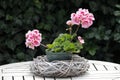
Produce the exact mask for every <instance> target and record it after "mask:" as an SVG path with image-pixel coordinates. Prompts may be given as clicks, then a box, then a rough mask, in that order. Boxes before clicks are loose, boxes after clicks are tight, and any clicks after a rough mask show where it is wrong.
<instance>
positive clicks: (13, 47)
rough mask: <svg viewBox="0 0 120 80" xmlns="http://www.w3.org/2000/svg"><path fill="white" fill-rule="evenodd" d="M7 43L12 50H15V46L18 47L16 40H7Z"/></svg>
mask: <svg viewBox="0 0 120 80" xmlns="http://www.w3.org/2000/svg"><path fill="white" fill-rule="evenodd" d="M6 45H7V47H8V48H10V49H12V50H14V49H15V47H16V43H15V41H13V40H7V41H6Z"/></svg>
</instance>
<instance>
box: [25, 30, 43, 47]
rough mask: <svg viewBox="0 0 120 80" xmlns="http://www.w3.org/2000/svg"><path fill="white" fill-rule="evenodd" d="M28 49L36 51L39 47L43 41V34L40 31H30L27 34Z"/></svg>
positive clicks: (26, 43)
mask: <svg viewBox="0 0 120 80" xmlns="http://www.w3.org/2000/svg"><path fill="white" fill-rule="evenodd" d="M25 36H26V42H25V45H26V47H29V48H31V49H34V48H35V47H38V46H39V45H40V43H41V41H42V37H41V33H39V30H37V29H34V30H32V31H30V30H29V31H28V32H27V33H26V35H25Z"/></svg>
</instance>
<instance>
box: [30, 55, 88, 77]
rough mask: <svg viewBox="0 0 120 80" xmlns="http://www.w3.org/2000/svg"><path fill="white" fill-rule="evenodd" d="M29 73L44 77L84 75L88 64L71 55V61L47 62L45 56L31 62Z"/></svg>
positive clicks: (84, 60)
mask: <svg viewBox="0 0 120 80" xmlns="http://www.w3.org/2000/svg"><path fill="white" fill-rule="evenodd" d="M30 66H31V72H32V73H34V74H36V75H38V76H44V77H70V76H79V75H81V74H82V73H85V72H86V71H87V70H88V68H89V64H88V61H87V59H85V58H83V57H80V56H78V55H73V56H72V60H61V61H57V60H56V61H52V62H49V61H48V60H47V58H46V56H38V57H37V58H35V59H34V60H33V62H32V64H31V65H30Z"/></svg>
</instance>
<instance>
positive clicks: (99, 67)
mask: <svg viewBox="0 0 120 80" xmlns="http://www.w3.org/2000/svg"><path fill="white" fill-rule="evenodd" d="M93 65H94V67H95V68H96V69H97V70H98V71H106V69H105V67H104V66H103V65H100V64H98V63H96V64H95V63H93Z"/></svg>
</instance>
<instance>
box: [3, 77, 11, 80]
mask: <svg viewBox="0 0 120 80" xmlns="http://www.w3.org/2000/svg"><path fill="white" fill-rule="evenodd" d="M3 80H13V79H12V76H4V77H3Z"/></svg>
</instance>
